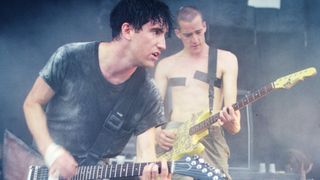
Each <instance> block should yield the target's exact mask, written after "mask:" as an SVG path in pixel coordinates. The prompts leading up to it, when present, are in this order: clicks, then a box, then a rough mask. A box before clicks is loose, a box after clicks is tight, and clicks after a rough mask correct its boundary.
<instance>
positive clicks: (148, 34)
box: [131, 22, 167, 67]
mask: <svg viewBox="0 0 320 180" xmlns="http://www.w3.org/2000/svg"><path fill="white" fill-rule="evenodd" d="M166 32H167V27H166V26H161V24H159V23H152V22H148V23H146V24H144V25H143V26H142V29H141V30H140V31H138V32H134V34H133V36H132V42H131V44H132V46H131V47H132V49H133V55H134V58H135V59H136V60H137V64H138V66H145V67H154V66H155V64H156V61H157V60H158V59H159V57H160V54H161V51H163V50H164V49H166V41H165V34H166Z"/></svg>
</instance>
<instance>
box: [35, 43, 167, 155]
mask: <svg viewBox="0 0 320 180" xmlns="http://www.w3.org/2000/svg"><path fill="white" fill-rule="evenodd" d="M98 46H99V43H98V42H87V43H72V44H67V45H64V46H62V47H60V48H59V49H58V50H57V51H56V52H55V53H54V54H53V55H52V57H51V58H50V60H49V61H48V63H47V64H46V65H45V67H44V68H43V69H42V70H41V71H40V76H41V77H42V78H43V79H44V80H45V81H46V82H47V84H48V85H49V86H50V87H51V88H52V89H53V90H54V91H55V95H54V96H53V98H52V99H51V101H50V102H49V103H48V104H47V106H46V115H47V120H48V127H49V131H50V135H51V136H52V138H53V139H54V141H55V142H56V143H57V144H60V145H62V146H63V147H64V148H66V149H67V150H68V151H70V152H71V153H72V154H73V155H75V156H83V155H84V154H86V153H87V151H88V149H89V148H90V147H91V146H92V144H93V143H94V142H95V140H96V138H97V136H98V134H99V132H100V130H101V129H102V127H103V124H104V121H105V119H106V117H107V116H108V114H109V112H110V111H111V110H112V108H113V106H114V105H115V103H116V102H117V100H118V99H119V97H121V96H122V95H123V91H124V89H125V88H126V85H127V84H128V82H129V81H132V79H133V78H135V77H136V76H135V75H133V76H132V77H131V78H130V79H129V80H127V81H126V82H125V83H122V84H120V85H113V84H111V83H109V82H108V81H107V80H105V79H104V77H103V75H102V73H101V71H100V68H99V61H98ZM134 74H135V73H134ZM143 77H144V78H145V81H144V82H143V84H142V86H141V87H135V88H139V91H138V96H137V98H136V100H135V102H134V103H135V104H139V107H137V106H133V108H134V110H133V111H134V112H132V113H131V114H130V115H129V118H127V119H126V120H125V122H124V123H123V125H122V126H121V128H120V129H118V130H114V129H112V128H110V129H109V128H108V126H105V127H106V128H105V130H106V133H108V134H109V135H108V138H107V139H106V140H105V142H104V143H106V144H107V149H106V150H105V152H104V153H103V154H102V156H105V157H111V156H115V155H117V154H119V153H120V152H121V151H122V150H123V148H124V146H125V145H126V144H127V142H128V140H129V138H130V137H131V136H132V135H139V134H141V133H143V132H144V131H146V130H147V129H149V128H151V127H156V126H159V125H162V124H164V123H165V119H164V113H163V107H162V101H161V98H160V94H159V92H158V90H157V89H156V87H155V85H154V83H153V81H152V80H151V79H149V78H147V77H146V75H145V74H144V75H143Z"/></svg>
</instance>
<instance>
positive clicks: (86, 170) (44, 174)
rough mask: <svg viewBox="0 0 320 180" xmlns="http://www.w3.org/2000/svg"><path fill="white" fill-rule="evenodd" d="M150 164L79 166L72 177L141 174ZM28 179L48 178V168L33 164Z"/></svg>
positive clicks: (88, 177)
mask: <svg viewBox="0 0 320 180" xmlns="http://www.w3.org/2000/svg"><path fill="white" fill-rule="evenodd" d="M148 164H150V163H124V164H115V165H104V166H99V165H93V166H79V167H78V169H77V174H76V175H75V176H74V177H72V178H71V179H72V180H87V179H110V178H121V177H134V176H141V175H142V172H143V168H144V167H145V166H146V165H148ZM156 164H157V165H158V166H159V167H160V166H161V164H160V162H156ZM168 169H169V171H170V169H171V162H168ZM159 173H160V169H159ZM28 179H29V180H34V179H36V180H48V168H47V167H44V166H31V167H30V171H29V177H28ZM59 179H60V178H59Z"/></svg>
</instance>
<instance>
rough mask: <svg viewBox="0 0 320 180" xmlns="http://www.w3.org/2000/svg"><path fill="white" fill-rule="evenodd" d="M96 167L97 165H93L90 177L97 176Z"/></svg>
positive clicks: (94, 177)
mask: <svg viewBox="0 0 320 180" xmlns="http://www.w3.org/2000/svg"><path fill="white" fill-rule="evenodd" d="M96 168H97V166H93V171H92V179H97V178H96V173H97V172H98V171H97V169H96Z"/></svg>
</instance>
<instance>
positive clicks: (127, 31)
mask: <svg viewBox="0 0 320 180" xmlns="http://www.w3.org/2000/svg"><path fill="white" fill-rule="evenodd" d="M132 31H133V28H132V27H131V26H130V24H129V23H127V22H125V23H123V24H122V26H121V36H122V37H123V38H124V39H127V40H130V39H131V34H132Z"/></svg>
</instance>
